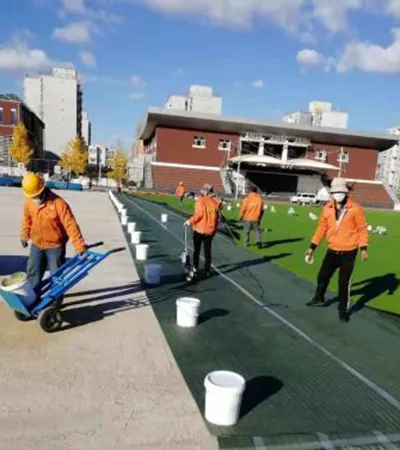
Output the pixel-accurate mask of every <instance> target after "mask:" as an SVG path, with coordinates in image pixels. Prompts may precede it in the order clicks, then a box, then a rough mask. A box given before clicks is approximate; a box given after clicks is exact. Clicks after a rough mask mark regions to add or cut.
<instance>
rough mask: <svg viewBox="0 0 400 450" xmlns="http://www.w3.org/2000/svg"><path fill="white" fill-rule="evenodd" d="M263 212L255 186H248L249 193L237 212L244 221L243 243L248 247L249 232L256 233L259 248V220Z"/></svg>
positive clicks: (262, 205)
mask: <svg viewBox="0 0 400 450" xmlns="http://www.w3.org/2000/svg"><path fill="white" fill-rule="evenodd" d="M263 214H264V200H263V199H262V197H261V195H260V194H259V193H258V190H257V188H256V187H255V186H252V187H251V188H250V193H249V195H248V196H247V197H246V198H245V199H244V201H243V203H242V207H241V208H240V212H239V220H243V221H244V245H245V246H246V247H248V245H249V243H250V234H251V231H252V230H254V231H255V233H256V239H257V246H258V248H261V245H262V242H261V220H262V217H263Z"/></svg>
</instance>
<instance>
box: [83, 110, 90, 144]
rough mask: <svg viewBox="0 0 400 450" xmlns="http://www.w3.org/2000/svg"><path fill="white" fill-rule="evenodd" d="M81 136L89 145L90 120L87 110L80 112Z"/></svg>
mask: <svg viewBox="0 0 400 450" xmlns="http://www.w3.org/2000/svg"><path fill="white" fill-rule="evenodd" d="M82 138H83V139H84V140H85V142H86V144H87V145H91V133H90V120H89V116H88V113H87V112H82Z"/></svg>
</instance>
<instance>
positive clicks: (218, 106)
mask: <svg viewBox="0 0 400 450" xmlns="http://www.w3.org/2000/svg"><path fill="white" fill-rule="evenodd" d="M189 111H194V112H200V113H205V114H221V112H222V99H221V98H220V97H214V96H212V97H206V96H195V97H190V98H189Z"/></svg>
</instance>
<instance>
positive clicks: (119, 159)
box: [107, 147, 128, 187]
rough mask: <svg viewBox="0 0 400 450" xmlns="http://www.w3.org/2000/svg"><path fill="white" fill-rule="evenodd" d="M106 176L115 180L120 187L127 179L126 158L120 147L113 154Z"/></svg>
mask: <svg viewBox="0 0 400 450" xmlns="http://www.w3.org/2000/svg"><path fill="white" fill-rule="evenodd" d="M107 177H108V178H111V179H112V180H114V181H116V183H117V185H118V187H121V185H122V184H124V183H125V182H126V181H127V179H128V158H127V156H126V153H125V152H124V151H123V150H122V148H121V147H120V148H119V149H118V150H116V152H115V154H114V158H113V159H112V162H111V170H110V172H108V174H107Z"/></svg>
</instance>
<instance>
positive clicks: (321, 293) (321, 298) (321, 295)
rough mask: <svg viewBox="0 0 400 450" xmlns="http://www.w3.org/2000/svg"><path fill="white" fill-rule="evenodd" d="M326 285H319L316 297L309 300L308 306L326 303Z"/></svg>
mask: <svg viewBox="0 0 400 450" xmlns="http://www.w3.org/2000/svg"><path fill="white" fill-rule="evenodd" d="M325 292H326V286H325V285H324V284H318V285H317V291H316V292H315V295H314V297H313V298H312V299H311V300H310V301H309V302H307V306H315V305H323V304H324V303H325Z"/></svg>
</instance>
